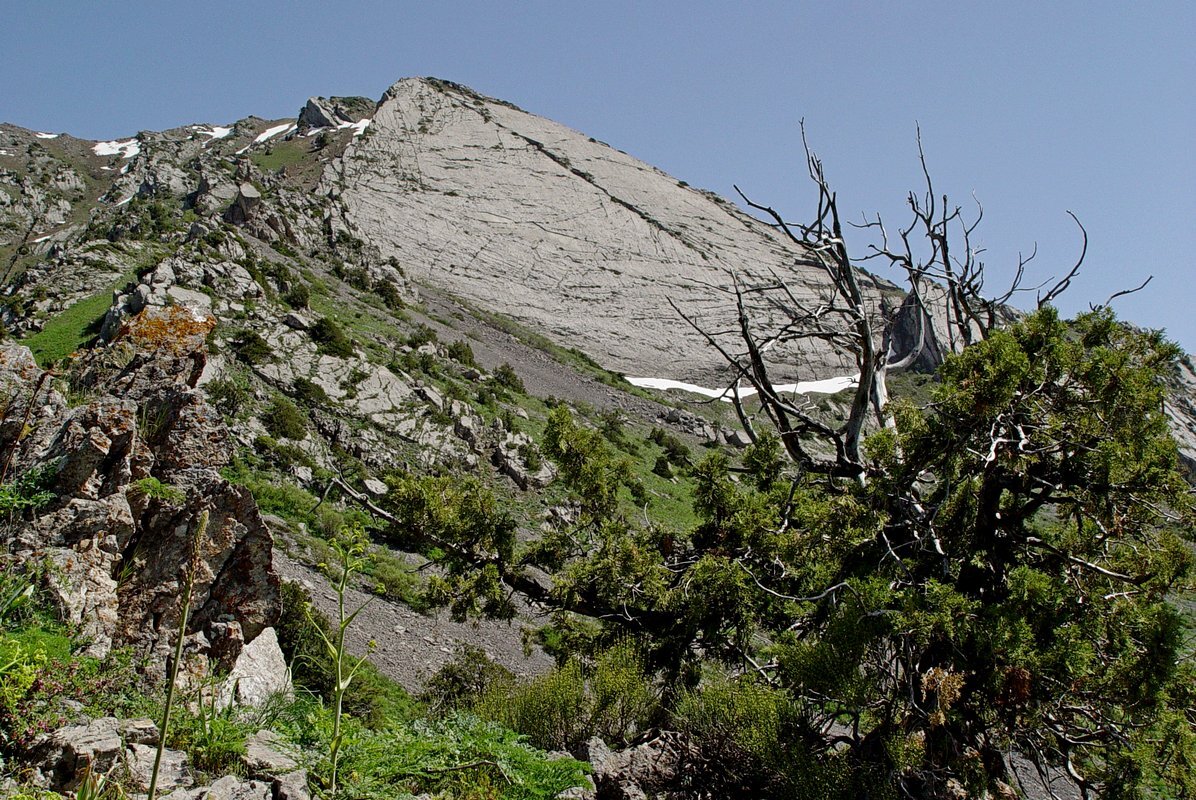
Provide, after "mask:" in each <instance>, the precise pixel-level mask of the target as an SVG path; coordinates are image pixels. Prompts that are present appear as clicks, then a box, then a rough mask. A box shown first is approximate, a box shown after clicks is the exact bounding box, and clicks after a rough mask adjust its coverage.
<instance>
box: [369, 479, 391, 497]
mask: <svg viewBox="0 0 1196 800" xmlns="http://www.w3.org/2000/svg"><path fill="white" fill-rule="evenodd" d="M362 485H363V486H365V490H366V491H367V492H369V493H370V494H372V495H373V496H374V497H382V496H383V495H384V494H386V493H387V492H388V491H390V490H389V489H388V488H387V486H386V484H385V483H384V482H383V481H380V480H378V479H377V478H366V479H365V480H364V481H362Z"/></svg>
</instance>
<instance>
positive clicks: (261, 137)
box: [253, 122, 299, 144]
mask: <svg viewBox="0 0 1196 800" xmlns="http://www.w3.org/2000/svg"><path fill="white" fill-rule="evenodd" d="M298 127H299V126H298V125H296V124H295V123H293V122H284V123H283V124H281V125H275V126H274V127H273V128H266V130H264V131H262V132H261V133H259V134H258V136H257V138H256V139H254V140H253V143H254V144H260V143H262V142H264V141H266V140H267V139H273V138H274V137H275V136H277V135H278V134H280V133H283V132H284V131H289V130H292V129H293V128H298Z"/></svg>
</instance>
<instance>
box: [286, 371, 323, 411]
mask: <svg viewBox="0 0 1196 800" xmlns="http://www.w3.org/2000/svg"><path fill="white" fill-rule="evenodd" d="M292 388H293V391H294V393H295V399H296V400H298V401H299V402H300V403H302V404H303V405H305V406H309V407H310V406H321V405H324V404H325V403H327V402H328V392H326V391H324V387H323V386H321V385H320V384H318V383H316V382H315V381H313V380H311V379H309V378H304V377H303V376H302V375H301V376H299V377H298V378H295V382H294V384H292Z"/></svg>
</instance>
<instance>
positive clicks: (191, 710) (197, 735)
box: [169, 685, 252, 776]
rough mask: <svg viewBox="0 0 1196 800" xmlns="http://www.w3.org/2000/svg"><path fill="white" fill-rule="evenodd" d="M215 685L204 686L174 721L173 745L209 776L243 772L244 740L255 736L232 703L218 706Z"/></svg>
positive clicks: (180, 709)
mask: <svg viewBox="0 0 1196 800" xmlns="http://www.w3.org/2000/svg"><path fill="white" fill-rule="evenodd" d="M216 688H217V687H215V686H213V685H209V686H205V687H201V690H200V692H199V694H198V696H197V697H196V698H194V700H193V702H191V703H186V704H183V705H182V706H180V707H179V709H178V713H177V715H176V716H175V718H174V720H173V727H172V728H171V731H170V738H169V742H170V746H171V747H173V748H175V749H178V750H182V751H184V752H185V753H187V755H188V757H189V759H190V762H191V765H192V767H194V768H195V769H198V770H201V771H202V772H206V773H207V774H209V775H213V776H215V775H226V774H229V773H235V774H242V773H243V772H244V762H243V760H242V759H243V758H244V756H245V739H246V737H247V736H248V735H249V734H250V733H252V731H250V730H249V729H248V725H247V724H246V723H247V720H242V719H241V718H240V716H239V715H238V713H237V707H236V706H235V705H233V704H231V703H230V704H229V705H227V706H224V707H223V708H221V707H219V706H218V704H217V697H218V694H217V691H216Z"/></svg>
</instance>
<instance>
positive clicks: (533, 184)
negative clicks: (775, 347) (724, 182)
mask: <svg viewBox="0 0 1196 800" xmlns="http://www.w3.org/2000/svg"><path fill="white" fill-rule="evenodd" d="M322 188H326V189H327V190H328V191H330V192H331V193H333V194H334V196H336V197H337V199H338V200H339V208H340V218H339V223H340V224H343V225H344V226H345V227H346V228H347V229H348V230H350V231H352V232H353V233H355V234H356V235H359V236H361V237H362V238H364V239H366V240H368V241H370V242H371V243H373V244H376V245H377V246H378V247H379V248H380V249H381V250H382V252H383V254H384V255H386V256H393V257H395V258H396V259H398V261H399V263H400V264H401V265H402V266H403V268H404V270H406V271H407V273H408V274H409V275H411V276H412V277H414V278H415V279H417V280H419V281H421V282H428V283H432V284H434V285H437V286H440V287H443V288H445V289H447V290H449V291H451V292H453V293H455V294H458V295H461V296H463V297H466V298H468V299H469V300H472V301H474V302H476V303H479V304H483V305H484V306H485V307H487V308H489V309H492V310H494V311H497V312H500V313H503V314H506V315H509V316H511V317H513V318H515V319H517V320H519V321H521V322H524V323H526V324H528V325H529V326H532V327H534V328H536V329H537V330H540V331H542V332H544V333H546V334H548V335H549V336H551V337H553V338H554V339H557V340H558V341H560V342H562V343H564V344H567V345H570V346H574V347H577V348H579V349H581V350H583V351H584V352H586V353H588V354H589V355H590V356H592V357H594V358H595V359H597V360H598V361H599V362H601V363H602V364H604V365H605V366H607V367H609V368H611V369H615V370H617V371H620V372H623V373H626V374H634V375H660V376H667V377H672V378H678V379H681V378H684V379H691V380H692V379H706V378H712V377H713V376H714V375H716V374H720V373H721V370H720V367H721V364H720V362H719V359H718V356H717V354H715V353H714V352H713V351H712V350H711V348H710V347H709V345H708V344H707V343H706V342H704V341H703V340H702V338H701V337H700V336H699V335H697V334H696V332H694V331H693V330H691V329H689V327H688V326H687V325H686V324H685V323H684V322H683V321H682V320H681V319H680V317H679V316H678V314H677V312H676V311H675V310H674V309H673V308H672V307H671V306H670V301H671V302H674V303H676V304H677V305H678V307H680V308H681V309H682V310H684V311H685V312H686V313H688V314H691V315H696V316H699V317H701V318H702V319H703V321H704V323H705V324H706V325H708V326H709V328H710V329H711V330H721V329H725V328H726V327H727V323H728V322H729V321H731V320H733V316H732V315H733V313H734V308H735V306H734V299H733V298H732V297H729V296H728V294H727V290H728V287H729V285H730V275H731V274H732V273H734V274H735V275H737V276H739V278H740V279H741V280H742V281H743V282H744V283H745V284H747V285H752V284H757V283H765V282H769V281H775V280H777V279H783V280H785V281H786V283H788V285H789V286H790V288H791V289H792V290H793V293H794V295H795V296H796V297H797V298H798V299H799V300H801V301H812V300H817V299H818V298H819V297H820V295H821V294H823V293H825V289H826V276H825V274H823V272H822V271H821V270H820V269H819V268H817V267H815V266H812V265H807V264H805V263H802V262H803V260H804V259H803V257H808V254H805V253H802V252H801V251H800V250H799V249H798V248H796V247H794V246H793V245H792V244H791V243H789V242H788V241H786V240H785V239H784V238H783V237H782V236H780V235H779V234H778V233H776V232H775V231H774V230H773V229H772V228H770V227H769V226H767V225H765V224H763V223H761V222H759V221H758V220H755V219H753V218H752V217H750V216H748V215H747V214H744V213H743V212H742V211H740V210H739V209H737V208H736V207H735V206H733V205H732V204H730V203H728V202H727V201H726V200H724V199H722V198H720V197H718V196H716V195H713V194H710V193H707V192H701V191H698V190H695V189H692V188H690V187H688V186H687V185H686V184H685V183H684V182H683V181H678V180H677V179H675V178H673V177H670V176H668V175H666V174H664V173H663V172H661V171H660V170H658V169H655V168H654V167H651V166H649V165H647V164H644V163H643V162H640V161H638V160H636V159H634V158H632V157H631V156H628V155H627V154H625V153H622V152H620V151H618V150H615V149H613V148H611V147H609V146H608V145H606V144H603V143H602V142H598V141H595V140H594V139H587V138H586V137H585V136H584V135H583V134H580V133H577V132H576V131H572V130H570V129H568V128H566V127H564V126H562V125H559V124H557V123H554V122H552V121H550V120H546V119H543V118H541V117H536V116H534V115H532V114H528V113H525V112H523V111H521V110H519V109H517V108H515V107H513V106H511V105H509V104H506V103H502V102H500V101H496V100H492V99H489V98H485V97H482V96H480V95H477V94H475V93H473V92H471V91H470V90H468V89H466V88H464V87H461V86H458V85H455V84H450V83H445V82H442V81H435V80H424V79H409V80H404V81H400V82H399V83H397V84H395V85H394V86H393V87H391V88H390V89H389V90H388V91H387V92H386V94H385V96H384V97H383V98H382V101H381V103H380V104H379V106H378V110H377V112H376V113H375V114H374V118H373V122H372V123H371V124H370V128H369V131H368V134H367V135H366V136H363V137H361V139H360V140H357V141H355V142H354V143H353V144H351V145H350V146H349V149H348V150H347V151H346V153H345V157H344V159H343V160H342V161H341V162H340V163H338V164H336V165H334V166H333V167H331V168H330V169H329V170H328V172H327V173H326V176H325V181H324V183H323V184H322ZM876 286H877V287H881V286H884V285H883V284H881V283H879V282H878V283H877V284H876ZM884 288H886V289H891V288H892V287H887V286H884ZM754 312H755V313H757V314H758V315H759V316H760V319H761V322H762V323H763V322H765V321H766V320H767V318H768V315H769V310H768V309H767V308H765V307H764V306H763V305H761V304H757V305H756V306H755V307H754ZM777 360H778V361H788V362H789V369H788V373H789V374H786V375H784V376H782V377H785V378H802V379H815V378H825V377H830V376H831V375H838V374H842V373H843V371H844V369H848V370H849V371H850V370H854V365H847V364H845V363H844V362H843V360H842V359H841V358H840V357H839V356H837V355H836V354H834V353H831V352H829V351H828V350H827V349H826V348H821V349H818V350H814V349H810V350H807V351H806V352H804V353H801V354H785V355H782V354H781V353H778V354H777Z"/></svg>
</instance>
